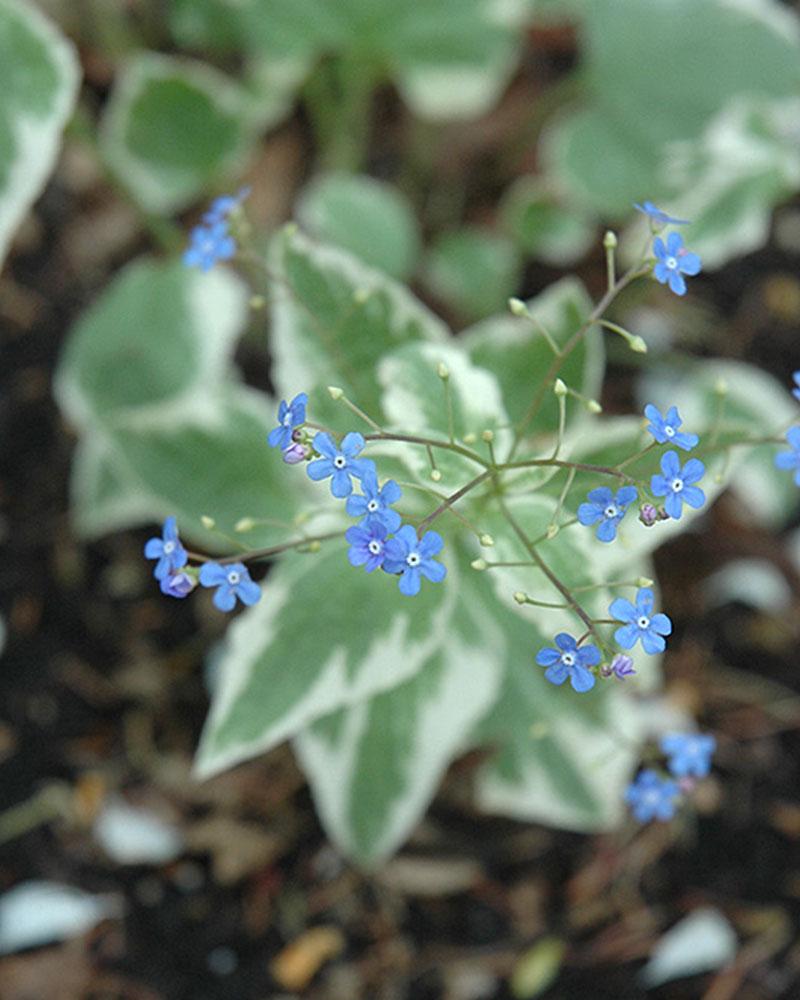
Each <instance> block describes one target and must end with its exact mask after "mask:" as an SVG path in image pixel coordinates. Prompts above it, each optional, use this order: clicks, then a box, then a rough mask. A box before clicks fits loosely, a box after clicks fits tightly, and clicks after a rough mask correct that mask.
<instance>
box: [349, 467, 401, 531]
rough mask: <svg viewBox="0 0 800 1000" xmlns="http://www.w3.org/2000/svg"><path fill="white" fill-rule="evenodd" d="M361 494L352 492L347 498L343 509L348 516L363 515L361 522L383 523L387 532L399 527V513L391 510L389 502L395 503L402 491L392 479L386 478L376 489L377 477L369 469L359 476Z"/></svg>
mask: <svg viewBox="0 0 800 1000" xmlns="http://www.w3.org/2000/svg"><path fill="white" fill-rule="evenodd" d="M361 489H362V491H363V496H360V495H359V494H357V493H353V494H352V496H349V497H348V498H347V503H346V504H345V509H346V510H347V513H348V514H349V515H350V517H363V518H364V521H363V522H362V523H363V524H365V525H366V524H372V523H374V522H376V521H378V522H380V523H382V524H385V525H386V530H387V532H392V531H397V529H398V528H399V527H400V515H399V514H398V513H397V511H396V510H392V509H391V507H390V504H393V503H397V501H398V500H399V499H400V497H401V496H402V495H403V491H402V490H401V489H400V487H399V486H398V485H397V483H396V482H395V481H394V479H389V480H387V481H386V482H385V483H384V484H383V486H382V487H381V489H378V477H377V476H376V475H375V473H374V472H372V471H370V472H368V473H366V474H365V475H364V476H362V478H361Z"/></svg>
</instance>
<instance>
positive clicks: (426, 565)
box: [383, 524, 447, 597]
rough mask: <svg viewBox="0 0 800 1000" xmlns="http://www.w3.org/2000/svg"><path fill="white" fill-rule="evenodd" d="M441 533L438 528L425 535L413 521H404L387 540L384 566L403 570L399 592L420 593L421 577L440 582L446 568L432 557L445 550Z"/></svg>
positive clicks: (400, 571) (409, 595) (397, 570)
mask: <svg viewBox="0 0 800 1000" xmlns="http://www.w3.org/2000/svg"><path fill="white" fill-rule="evenodd" d="M443 545H444V542H443V541H442V536H441V535H440V534H438V532H436V531H426V532H425V534H424V535H423V536H422V538H418V537H417V532H416V531H415V530H414V528H413V527H412V526H411V525H410V524H404V525H403V527H402V528H401V529H400V530H399V531H398V532H397V534H396V535H395V536H394V538H390V539H389V540H388V542H387V543H386V548H385V552H386V558H385V560H384V563H383V568H384V570H386V572H387V573H400V574H401V575H400V580H399V581H398V583H399V586H400V592H401V593H402V594H405V595H406V597H413V596H414V595H415V594H418V593H419V588H420V576H424V577H426V578H427V579H428V580H430V581H431V582H432V583H441V581H442V580H444V578H445V577H446V576H447V568H446V567H445V566H443V565H442V564H441V563H439V562H436V560H435V559H434V558H433V557H434V556H435V555H437V554H438V553H439V552H441V551H442V546H443Z"/></svg>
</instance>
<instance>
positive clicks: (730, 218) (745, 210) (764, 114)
mask: <svg viewBox="0 0 800 1000" xmlns="http://www.w3.org/2000/svg"><path fill="white" fill-rule="evenodd" d="M798 113H800V101H798V100H797V99H788V100H782V101H768V100H764V99H750V100H748V99H742V100H739V101H737V102H735V103H733V104H731V105H730V106H729V107H728V108H726V109H725V110H724V111H722V112H721V113H720V114H719V115H718V116H717V117H715V118H714V119H713V120H712V121H711V122H710V124H709V126H708V128H707V129H706V131H705V132H704V134H703V135H702V137H701V138H700V139H699V140H697V141H695V142H686V143H676V144H674V145H673V146H672V148H671V150H670V155H669V164H668V168H667V169H668V170H669V172H670V173H671V174H673V175H674V176H675V177H676V179H679V178H680V177H685V178H686V185H685V191H684V193H683V194H682V196H681V197H680V198H678V199H677V200H676V201H675V202H674V204H673V208H674V210H675V211H676V212H678V213H683V212H687V213H689V214H688V215H685V216H684V217H685V218H688V219H692V220H693V223H692V225H691V226H690V227H687V235H686V242H687V245H689V246H691V248H692V250H694V251H696V252H697V253H699V254H700V256H701V257H702V260H703V267H704V268H715V267H720V266H721V265H722V264H724V263H725V262H726V261H728V260H730V259H731V258H732V257H736V256H740V255H741V254H744V253H747V252H748V251H750V250H754V249H756V248H757V247H760V246H762V245H763V244H764V243H766V241H767V237H768V235H769V227H770V224H771V216H772V207H773V205H775V204H776V203H778V202H780V201H782V200H783V199H784V198H785V197H787V196H788V195H789V194H790V193H791V192H792V191H795V190H796V189H797V188H798V187H800V153H798V143H797V137H796V135H795V125H796V122H797V117H798Z"/></svg>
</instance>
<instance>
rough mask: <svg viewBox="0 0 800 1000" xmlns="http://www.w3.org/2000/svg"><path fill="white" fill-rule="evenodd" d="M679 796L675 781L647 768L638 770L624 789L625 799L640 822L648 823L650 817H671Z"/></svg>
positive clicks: (665, 818) (662, 818)
mask: <svg viewBox="0 0 800 1000" xmlns="http://www.w3.org/2000/svg"><path fill="white" fill-rule="evenodd" d="M679 797H680V790H679V788H678V785H677V783H676V782H674V781H671V780H670V779H669V778H662V777H660V776H659V775H658V774H656V772H655V771H651V770H650V769H649V768H647V769H645V770H644V771H640V772H639V774H637V776H636V780H635V781H632V782H631V783H630V785H628V787H627V788H626V789H625V801H626V802H627V803H628V805H629V806H630V807H631V810H632V811H633V815H634V816H635V817H636V819H638V820H639V822H640V823H649V822H650V820H651V819H660V820H663V821H666V820H670V819H672V817H673V816H674V815H675V805H676V803H677V801H678V798H679Z"/></svg>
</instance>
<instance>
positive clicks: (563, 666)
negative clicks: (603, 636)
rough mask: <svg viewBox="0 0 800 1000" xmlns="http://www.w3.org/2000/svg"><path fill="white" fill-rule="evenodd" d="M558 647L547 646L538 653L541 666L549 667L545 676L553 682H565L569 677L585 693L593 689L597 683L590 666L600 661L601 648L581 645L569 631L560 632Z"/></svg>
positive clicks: (538, 661)
mask: <svg viewBox="0 0 800 1000" xmlns="http://www.w3.org/2000/svg"><path fill="white" fill-rule="evenodd" d="M555 642H556V646H558V649H553V648H552V647H550V646H545V647H544V649H540V650H539V652H538V653H537V654H536V662H537V663H538V664H539V666H540V667H547V670H545V672H544V676H545V678H546V679H547V680H548V681H550V683H551V684H563V683H564V681H565V680H566V679H567V677H569V682H570V684H571V685H572V687H573V688H574V690H575V691H578V692H580V693H583V692H584V691H591V689H592V688H593V687H594V684H595V676H594V674H593V673H592V672H591V671H590V670H588V669H587V668H588V667H594V666H596V665H597V664H598V663H599V662H600V650H599V649H598V648H597V646H581V647H580V649H579V648H578V644H577V643H576V642H575V640H574V639H573V637H572V636H571V635H570V634H569V633H568V632H559V633H558V635H557V636H556V637H555Z"/></svg>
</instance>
